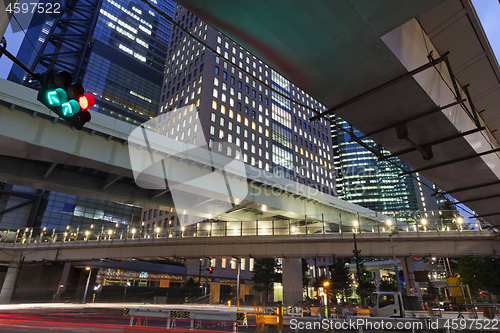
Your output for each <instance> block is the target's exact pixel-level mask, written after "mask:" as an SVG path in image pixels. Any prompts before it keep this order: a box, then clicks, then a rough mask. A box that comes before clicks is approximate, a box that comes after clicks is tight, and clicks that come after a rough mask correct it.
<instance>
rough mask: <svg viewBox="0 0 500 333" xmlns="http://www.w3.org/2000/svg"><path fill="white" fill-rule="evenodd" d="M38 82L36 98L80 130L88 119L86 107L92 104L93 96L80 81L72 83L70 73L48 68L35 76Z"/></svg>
mask: <svg viewBox="0 0 500 333" xmlns="http://www.w3.org/2000/svg"><path fill="white" fill-rule="evenodd" d="M35 79H36V80H38V81H39V82H40V85H41V87H40V90H39V91H38V96H37V99H38V101H40V102H41V103H42V104H43V105H45V106H46V107H48V108H49V109H50V110H52V111H53V112H54V113H56V114H57V115H58V116H59V117H60V118H61V119H63V120H64V121H65V122H67V123H68V124H70V125H71V126H72V127H74V128H76V129H78V130H81V129H82V128H83V125H85V123H87V122H89V121H90V118H91V116H90V112H89V111H87V110H88V108H90V107H91V106H93V105H94V103H95V98H94V96H92V95H91V94H86V95H84V93H85V90H84V89H83V86H82V85H81V84H80V83H75V84H72V81H73V78H72V76H71V74H70V73H68V72H67V71H63V72H60V73H57V74H53V71H52V70H50V71H49V72H47V73H45V74H38V75H37V77H35Z"/></svg>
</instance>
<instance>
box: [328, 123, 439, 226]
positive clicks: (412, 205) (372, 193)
mask: <svg viewBox="0 0 500 333" xmlns="http://www.w3.org/2000/svg"><path fill="white" fill-rule="evenodd" d="M332 120H333V121H335V122H336V123H337V124H338V125H341V126H343V127H344V128H345V129H347V130H349V131H350V130H351V128H350V125H349V124H348V123H347V122H345V121H344V120H342V119H341V118H340V117H338V116H336V115H334V116H332ZM352 131H353V134H354V135H356V136H358V137H362V136H363V134H362V133H361V132H359V131H358V130H357V129H355V128H352ZM332 139H333V150H334V153H335V156H336V157H337V158H336V159H335V170H336V172H337V178H336V179H337V188H338V194H339V198H341V199H344V200H346V201H349V202H352V203H355V204H358V205H360V206H363V207H366V208H369V209H372V210H374V211H376V212H381V213H389V214H390V213H395V212H396V213H398V212H399V213H402V215H401V214H400V215H399V216H400V217H401V218H404V217H405V216H406V218H408V219H412V218H413V215H414V212H415V211H422V212H424V214H425V212H427V211H428V210H429V211H431V210H438V209H439V208H440V204H441V202H440V201H439V199H436V198H435V197H433V196H431V194H433V193H434V189H435V188H436V187H435V185H434V184H432V183H431V182H430V181H428V180H427V179H425V178H424V177H422V176H421V175H419V174H417V175H416V178H417V179H414V178H412V177H411V176H410V175H403V176H399V174H400V173H401V172H402V171H401V169H400V168H398V167H397V166H395V165H394V164H391V163H389V162H388V161H387V160H381V161H379V160H378V159H377V157H376V156H375V155H373V154H372V153H371V152H370V151H368V150H367V149H366V148H364V147H362V146H361V145H359V144H358V143H356V142H354V141H351V138H350V134H348V133H347V132H344V131H342V130H340V129H338V128H336V127H334V126H332ZM362 140H363V142H364V143H366V144H367V145H368V146H370V147H372V148H374V149H377V144H376V143H375V142H374V141H373V140H371V139H369V138H364V139H362ZM380 149H381V150H382V152H383V153H385V154H386V155H389V154H390V153H389V152H388V151H387V150H385V149H384V148H383V147H380ZM392 161H393V162H394V163H396V164H397V165H399V166H401V167H404V168H406V169H409V167H408V166H407V165H406V164H405V163H403V162H402V161H401V160H399V159H397V158H393V159H392ZM423 183H425V184H426V185H427V186H425V185H423ZM417 189H418V191H417ZM403 212H406V213H403ZM405 214H406V215H405Z"/></svg>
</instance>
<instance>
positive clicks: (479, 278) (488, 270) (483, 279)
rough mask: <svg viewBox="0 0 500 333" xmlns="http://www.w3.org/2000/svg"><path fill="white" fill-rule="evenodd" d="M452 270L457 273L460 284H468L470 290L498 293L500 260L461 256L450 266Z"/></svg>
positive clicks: (473, 291) (499, 289)
mask: <svg viewBox="0 0 500 333" xmlns="http://www.w3.org/2000/svg"><path fill="white" fill-rule="evenodd" d="M452 271H453V272H454V273H458V274H459V275H460V277H461V279H462V284H464V285H465V284H468V285H469V288H470V289H471V292H472V293H473V294H477V292H478V291H479V290H483V291H488V292H489V293H491V294H494V295H499V294H500V260H498V259H494V258H462V259H459V260H458V263H457V264H455V265H453V266H452Z"/></svg>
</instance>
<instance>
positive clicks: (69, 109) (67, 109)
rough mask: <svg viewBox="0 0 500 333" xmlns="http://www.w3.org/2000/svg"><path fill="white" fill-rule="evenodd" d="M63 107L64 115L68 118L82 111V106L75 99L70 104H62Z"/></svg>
mask: <svg viewBox="0 0 500 333" xmlns="http://www.w3.org/2000/svg"><path fill="white" fill-rule="evenodd" d="M61 106H62V113H63V115H64V116H67V117H69V116H72V115H74V114H75V113H77V112H78V111H80V105H79V104H78V102H77V101H75V100H74V99H72V100H70V101H69V102H66V103H63V104H61Z"/></svg>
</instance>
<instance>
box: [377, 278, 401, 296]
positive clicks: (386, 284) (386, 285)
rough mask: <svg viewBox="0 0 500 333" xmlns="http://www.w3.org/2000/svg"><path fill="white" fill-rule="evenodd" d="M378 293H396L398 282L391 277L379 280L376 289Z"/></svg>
mask: <svg viewBox="0 0 500 333" xmlns="http://www.w3.org/2000/svg"><path fill="white" fill-rule="evenodd" d="M378 289H379V290H380V291H393V292H396V291H398V281H397V280H396V278H395V277H394V276H393V275H391V276H389V277H388V278H385V279H382V280H380V285H379V288H378Z"/></svg>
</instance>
